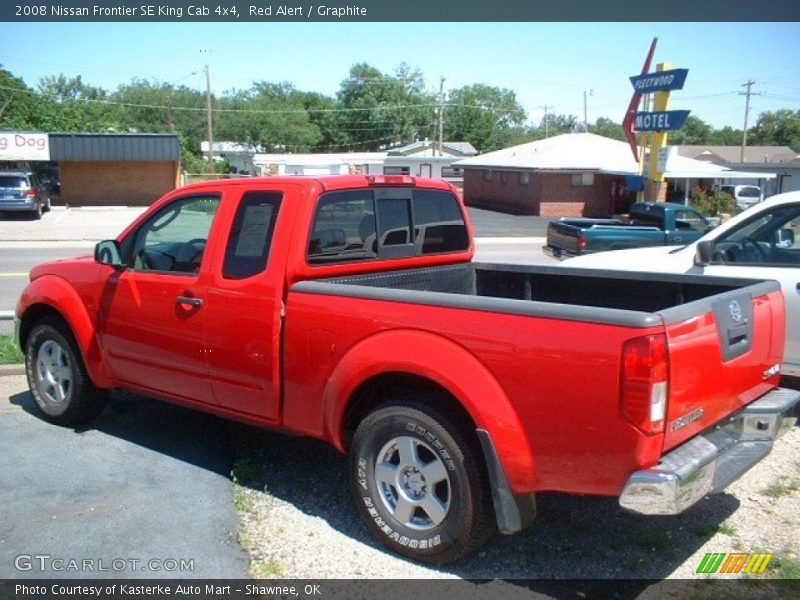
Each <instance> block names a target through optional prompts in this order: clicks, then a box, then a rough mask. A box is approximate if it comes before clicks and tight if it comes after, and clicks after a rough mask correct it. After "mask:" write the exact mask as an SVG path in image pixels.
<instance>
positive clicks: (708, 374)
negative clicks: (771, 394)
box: [664, 291, 784, 450]
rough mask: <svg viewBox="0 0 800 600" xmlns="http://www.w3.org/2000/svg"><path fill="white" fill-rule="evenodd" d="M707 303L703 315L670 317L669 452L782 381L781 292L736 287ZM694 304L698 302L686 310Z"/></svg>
mask: <svg viewBox="0 0 800 600" xmlns="http://www.w3.org/2000/svg"><path fill="white" fill-rule="evenodd" d="M703 303H705V304H710V306H706V307H705V309H706V310H705V311H704V312H703V314H702V315H700V316H694V317H689V318H687V319H684V320H679V319H680V315H679V314H676V315H674V316H673V317H672V318H671V319H670V318H669V317H667V318H665V325H666V334H667V340H668V347H669V370H670V377H669V381H670V386H671V388H670V390H669V400H668V405H667V419H666V424H665V437H664V449H665V450H669V449H670V448H673V447H675V446H677V445H678V444H681V443H682V442H684V441H686V440H688V439H689V438H691V437H692V436H694V435H696V434H697V433H699V432H701V431H703V430H705V429H707V428H709V427H711V426H713V425H715V424H717V423H719V422H720V421H723V420H725V418H726V417H728V416H729V415H731V414H732V413H733V412H735V411H737V410H739V409H740V408H742V407H743V406H745V405H746V404H749V403H750V402H752V401H754V400H756V399H757V398H759V397H760V396H762V395H764V394H766V393H767V392H768V391H769V390H770V389H771V388H773V387H774V385H775V384H776V383H777V380H778V371H777V369H778V368H779V365H780V363H781V361H782V356H781V349H782V343H781V341H780V340H781V337H782V334H783V331H784V314H783V297H782V295H781V293H780V292H778V291H771V292H769V293H765V294H763V295H760V296H755V297H753V296H751V293H750V292H749V291H732V292H728V293H725V294H721V295H718V296H716V297H714V299H713V301H711V302H703ZM692 304H697V303H696V302H695V303H690V304H686V305H684V307H683V308H684V309H688V308H689V307H691V306H692ZM677 312H678V313H679V312H680V311H677ZM665 316H666V315H665Z"/></svg>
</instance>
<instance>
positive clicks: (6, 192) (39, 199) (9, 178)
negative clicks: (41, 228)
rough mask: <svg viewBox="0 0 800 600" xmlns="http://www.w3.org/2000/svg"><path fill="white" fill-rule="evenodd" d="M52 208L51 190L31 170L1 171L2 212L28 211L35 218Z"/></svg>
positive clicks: (0, 196)
mask: <svg viewBox="0 0 800 600" xmlns="http://www.w3.org/2000/svg"><path fill="white" fill-rule="evenodd" d="M48 210H50V190H49V189H48V187H47V186H46V185H45V184H44V183H42V181H41V179H39V177H38V176H37V175H36V174H35V173H31V172H29V171H0V212H28V213H31V215H33V218H35V219H41V218H42V213H43V212H47V211H48Z"/></svg>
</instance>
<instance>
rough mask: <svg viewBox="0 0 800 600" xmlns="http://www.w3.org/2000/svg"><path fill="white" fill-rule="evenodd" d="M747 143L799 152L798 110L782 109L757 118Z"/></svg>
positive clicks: (799, 118) (799, 116)
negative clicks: (783, 147) (790, 148)
mask: <svg viewBox="0 0 800 600" xmlns="http://www.w3.org/2000/svg"><path fill="white" fill-rule="evenodd" d="M748 143H752V144H753V145H761V146H771V145H775V146H791V147H792V148H794V149H795V150H800V110H791V109H788V108H784V109H781V110H778V111H775V112H771V111H770V112H765V113H762V114H761V115H760V116H759V117H758V121H757V122H756V125H755V127H753V129H752V134H751V136H750V137H748Z"/></svg>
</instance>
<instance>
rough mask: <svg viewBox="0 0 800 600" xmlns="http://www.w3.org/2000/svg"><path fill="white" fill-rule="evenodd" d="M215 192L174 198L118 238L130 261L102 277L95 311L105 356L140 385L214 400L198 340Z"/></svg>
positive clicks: (123, 377)
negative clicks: (97, 307) (100, 291)
mask: <svg viewBox="0 0 800 600" xmlns="http://www.w3.org/2000/svg"><path fill="white" fill-rule="evenodd" d="M219 204H220V198H219V196H218V195H216V194H207V193H201V194H198V193H195V194H192V195H187V196H182V197H179V198H176V199H175V200H173V201H172V202H170V203H169V204H167V205H165V206H164V207H163V208H162V209H161V210H159V211H157V212H156V213H155V214H153V215H152V216H151V217H150V218H149V219H147V220H146V221H145V222H144V223H142V224H141V225H140V226H139V227H137V228H136V229H135V230H134V231H132V232H131V234H130V235H128V236H127V237H126V238H125V239H124V240H123V242H122V257H123V261H124V262H125V263H126V264H127V266H128V268H127V269H126V270H124V271H121V272H120V271H115V272H114V273H113V274H111V275H110V276H109V277H108V279H107V280H106V281H105V282H104V284H105V287H104V290H103V294H102V297H101V302H100V307H99V309H100V315H99V319H98V329H99V334H100V337H101V340H102V343H103V346H104V348H105V349H106V353H107V356H108V364H109V367H110V368H111V370H112V371H113V372H114V374H115V375H116V376H117V377H119V378H120V379H121V380H123V381H125V382H127V383H129V384H132V385H133V386H135V387H138V388H141V389H143V390H149V391H153V392H156V393H157V394H166V395H169V396H174V397H178V398H183V399H186V400H189V401H192V402H201V403H207V404H212V403H213V402H214V399H213V396H212V394H211V387H210V386H209V384H208V365H207V362H206V353H205V351H204V346H203V331H204V320H205V318H206V315H205V312H206V311H205V306H204V304H205V301H206V298H205V289H206V286H207V275H206V274H205V273H204V272H203V271H201V264H203V262H204V261H207V260H208V257H207V256H206V254H207V253H206V252H205V247H206V242H207V241H208V237H209V233H210V231H211V226H212V223H213V221H214V216H215V214H216V212H217V208H218V207H219Z"/></svg>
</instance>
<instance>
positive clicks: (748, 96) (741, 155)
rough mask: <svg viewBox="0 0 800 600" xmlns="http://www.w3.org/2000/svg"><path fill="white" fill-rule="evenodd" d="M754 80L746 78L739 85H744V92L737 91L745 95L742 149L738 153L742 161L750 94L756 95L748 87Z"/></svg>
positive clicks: (745, 144) (745, 143) (745, 142)
mask: <svg viewBox="0 0 800 600" xmlns="http://www.w3.org/2000/svg"><path fill="white" fill-rule="evenodd" d="M754 83H755V81H753V80H752V79H748V80H747V81H746V82H745V83H743V84H742V86H741V87H746V88H747V91H746V92H739V95H740V96H745V97H746V99H745V101H744V129H743V130H742V151H741V153H740V154H739V162H741V163H743V162H744V149H745V146H747V117H748V116H749V115H750V96H753V95H756V96H757V95H758V94H754V93H753V92H751V91H750V88H751V87H753V84H754Z"/></svg>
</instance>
